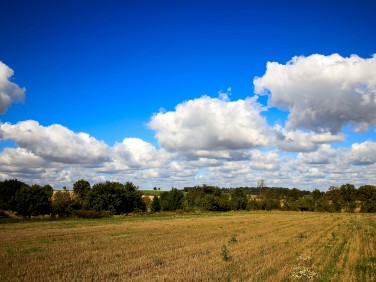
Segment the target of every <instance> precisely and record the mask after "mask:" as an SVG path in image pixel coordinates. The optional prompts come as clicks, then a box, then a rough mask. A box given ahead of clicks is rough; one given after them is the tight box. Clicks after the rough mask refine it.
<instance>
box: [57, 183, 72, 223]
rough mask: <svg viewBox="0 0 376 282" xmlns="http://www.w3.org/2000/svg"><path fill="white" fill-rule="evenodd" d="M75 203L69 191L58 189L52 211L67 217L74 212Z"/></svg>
mask: <svg viewBox="0 0 376 282" xmlns="http://www.w3.org/2000/svg"><path fill="white" fill-rule="evenodd" d="M74 206H75V203H74V199H73V196H72V194H71V193H70V192H69V191H66V190H65V191H57V192H56V193H55V194H54V195H53V197H52V213H53V215H58V216H59V217H62V218H65V217H67V216H70V215H71V214H72V212H73V210H74V209H75V208H74Z"/></svg>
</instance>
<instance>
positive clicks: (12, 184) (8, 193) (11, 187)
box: [0, 179, 30, 211]
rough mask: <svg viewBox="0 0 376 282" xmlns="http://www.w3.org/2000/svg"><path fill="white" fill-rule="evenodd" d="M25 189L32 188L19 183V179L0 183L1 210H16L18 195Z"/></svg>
mask: <svg viewBox="0 0 376 282" xmlns="http://www.w3.org/2000/svg"><path fill="white" fill-rule="evenodd" d="M23 187H30V186H29V185H27V184H25V183H23V182H21V181H18V180H17V179H10V180H5V181H1V182H0V209H1V210H13V211H15V210H16V204H17V203H16V194H17V192H18V191H20V190H21V188H23Z"/></svg>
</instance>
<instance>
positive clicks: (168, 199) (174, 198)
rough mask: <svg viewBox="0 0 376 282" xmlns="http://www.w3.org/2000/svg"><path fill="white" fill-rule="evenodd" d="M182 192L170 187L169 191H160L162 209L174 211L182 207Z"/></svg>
mask: <svg viewBox="0 0 376 282" xmlns="http://www.w3.org/2000/svg"><path fill="white" fill-rule="evenodd" d="M183 199H184V193H183V191H181V190H178V189H176V188H172V189H171V191H169V192H167V191H166V192H162V193H161V195H160V202H161V207H162V210H164V211H175V210H178V209H182V208H183Z"/></svg>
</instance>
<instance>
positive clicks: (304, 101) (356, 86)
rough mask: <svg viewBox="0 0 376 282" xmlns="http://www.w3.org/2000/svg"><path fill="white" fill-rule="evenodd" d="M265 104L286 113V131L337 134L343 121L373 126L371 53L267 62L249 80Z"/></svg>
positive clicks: (375, 80) (374, 63) (375, 98)
mask: <svg viewBox="0 0 376 282" xmlns="http://www.w3.org/2000/svg"><path fill="white" fill-rule="evenodd" d="M253 83H254V87H255V92H256V93H257V94H269V95H270V99H269V105H271V106H276V107H278V108H280V109H283V110H287V111H289V117H288V121H287V124H286V127H287V129H296V128H304V129H309V130H313V131H315V132H321V133H322V132H331V133H333V134H337V133H338V132H340V131H341V128H342V127H343V126H344V125H345V124H351V125H353V126H354V128H355V130H357V131H365V130H367V129H368V128H369V127H372V126H374V125H375V124H376V56H375V55H374V56H373V57H372V58H369V59H363V58H360V57H359V56H357V55H352V56H351V57H349V58H344V57H342V56H340V55H338V54H333V55H330V56H324V55H319V54H315V55H311V56H308V57H303V56H301V57H294V58H293V59H292V60H291V61H289V62H288V63H286V64H285V65H284V64H280V63H277V62H268V63H267V70H266V73H265V74H264V76H262V77H259V78H255V79H254V82H253Z"/></svg>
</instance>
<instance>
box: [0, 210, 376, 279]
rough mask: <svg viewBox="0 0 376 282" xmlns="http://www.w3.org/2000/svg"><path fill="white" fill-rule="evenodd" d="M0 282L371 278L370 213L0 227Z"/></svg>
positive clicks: (375, 273) (374, 251) (374, 275)
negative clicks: (16, 281)
mask: <svg viewBox="0 0 376 282" xmlns="http://www.w3.org/2000/svg"><path fill="white" fill-rule="evenodd" d="M0 240H1V242H2V243H1V245H0V280H1V281H15V280H18V281H20V280H21V281H59V280H60V281H73V280H85V281H87V280H91V281H104V280H111V281H375V280H376V244H375V242H376V215H374V214H349V213H304V212H227V213H208V212H207V213H183V214H178V213H161V214H154V215H137V216H128V217H125V216H118V217H111V218H103V219H96V220H83V219H68V220H56V221H35V222H27V221H26V222H20V223H7V224H1V225H0Z"/></svg>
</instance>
